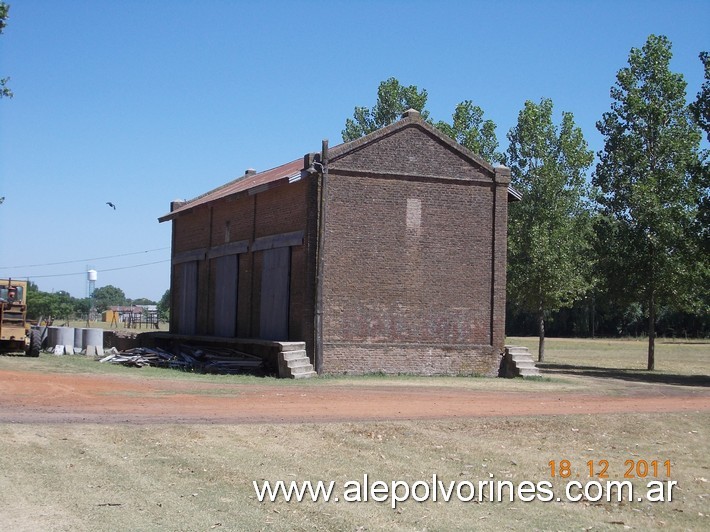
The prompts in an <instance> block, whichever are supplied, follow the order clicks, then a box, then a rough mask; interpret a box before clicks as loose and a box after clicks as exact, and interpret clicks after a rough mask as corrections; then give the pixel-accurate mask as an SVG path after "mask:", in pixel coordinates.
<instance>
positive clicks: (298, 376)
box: [291, 371, 318, 379]
mask: <svg viewBox="0 0 710 532" xmlns="http://www.w3.org/2000/svg"><path fill="white" fill-rule="evenodd" d="M317 376H318V374H317V373H316V372H315V371H309V372H307V373H296V374H294V375H291V378H292V379H310V378H311V377H317Z"/></svg>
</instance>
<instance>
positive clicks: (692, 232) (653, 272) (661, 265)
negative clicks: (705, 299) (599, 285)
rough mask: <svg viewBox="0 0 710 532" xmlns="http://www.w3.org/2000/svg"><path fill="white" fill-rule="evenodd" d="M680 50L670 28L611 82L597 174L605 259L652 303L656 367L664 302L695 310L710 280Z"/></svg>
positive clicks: (617, 285)
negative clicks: (673, 66) (675, 52)
mask: <svg viewBox="0 0 710 532" xmlns="http://www.w3.org/2000/svg"><path fill="white" fill-rule="evenodd" d="M671 57H672V52H671V43H670V41H669V40H668V39H667V38H666V37H664V36H656V35H651V36H649V37H648V39H647V41H646V43H645V44H644V46H643V48H641V49H638V48H632V49H631V52H630V54H629V65H628V66H627V67H624V68H622V69H621V70H619V72H618V73H617V76H616V83H615V85H614V86H613V87H612V88H611V97H612V100H613V102H612V104H611V111H609V112H607V113H604V115H603V117H602V119H601V120H600V121H599V122H597V129H598V130H599V131H600V132H601V134H602V135H603V136H604V150H603V151H601V152H600V153H599V158H600V162H599V163H598V165H597V168H596V173H595V175H594V181H593V182H594V184H595V185H597V186H598V187H599V188H600V190H601V193H602V194H601V196H600V199H599V202H600V206H601V209H602V210H601V214H602V217H601V218H600V223H598V224H597V232H598V236H599V239H600V243H601V245H602V246H603V248H604V250H605V253H604V254H603V256H602V257H601V266H602V267H603V270H604V271H606V272H607V275H606V279H607V286H608V288H609V290H610V291H611V293H613V294H614V295H615V296H616V297H617V298H618V299H619V300H621V301H626V302H634V301H635V302H640V303H642V305H643V309H644V313H645V315H646V318H647V323H648V369H649V370H653V369H654V367H655V336H656V321H657V309H658V308H659V306H660V305H667V306H669V307H671V308H690V307H692V306H693V304H696V303H697V298H696V297H695V296H697V292H698V290H702V288H701V287H705V288H707V286H708V284H707V281H708V271H707V269H708V260H707V255H705V257H703V256H701V253H702V251H701V249H700V247H699V245H698V242H699V238H698V223H697V216H698V211H699V209H698V205H699V203H700V199H701V194H702V193H701V186H700V183H699V179H698V177H699V173H698V172H697V168H698V166H699V160H698V159H699V147H700V132H699V130H698V129H697V127H696V126H695V124H694V123H693V122H692V119H691V114H690V111H689V109H688V107H687V106H686V83H685V81H684V79H683V76H682V75H681V74H676V73H673V72H671V71H670V69H669V65H670V60H671Z"/></svg>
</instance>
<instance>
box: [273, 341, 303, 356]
mask: <svg viewBox="0 0 710 532" xmlns="http://www.w3.org/2000/svg"><path fill="white" fill-rule="evenodd" d="M279 344H281V352H282V353H284V354H286V353H288V352H291V351H304V352H305V351H306V342H279Z"/></svg>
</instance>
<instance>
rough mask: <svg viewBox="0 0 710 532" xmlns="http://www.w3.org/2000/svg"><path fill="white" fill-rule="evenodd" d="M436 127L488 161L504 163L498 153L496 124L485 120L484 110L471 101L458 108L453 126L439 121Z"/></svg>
mask: <svg viewBox="0 0 710 532" xmlns="http://www.w3.org/2000/svg"><path fill="white" fill-rule="evenodd" d="M434 126H436V128H437V129H438V130H439V131H441V132H442V133H444V134H445V135H448V136H449V137H451V138H452V139H454V140H455V141H456V142H458V143H459V144H461V145H462V146H464V147H466V148H468V149H469V150H471V151H472V152H473V153H475V154H476V155H480V156H481V157H483V158H484V159H485V160H486V161H488V162H491V163H500V162H502V161H503V154H502V153H500V152H499V151H498V139H497V138H496V125H495V122H493V120H484V119H483V109H481V108H480V107H479V106H477V105H473V102H472V101H471V100H464V101H463V102H461V103H460V104H458V105H457V106H456V109H455V110H454V114H453V116H452V123H451V124H449V123H447V122H443V121H439V122H437V123H436V124H434Z"/></svg>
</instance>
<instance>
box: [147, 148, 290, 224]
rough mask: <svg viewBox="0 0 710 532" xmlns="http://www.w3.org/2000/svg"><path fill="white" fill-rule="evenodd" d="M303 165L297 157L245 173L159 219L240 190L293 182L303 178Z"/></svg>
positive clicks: (264, 188) (257, 189) (160, 219)
mask: <svg viewBox="0 0 710 532" xmlns="http://www.w3.org/2000/svg"><path fill="white" fill-rule="evenodd" d="M302 167H303V159H302V158H301V159H296V160H295V161H291V162H290V163H286V164H282V165H281V166H277V167H276V168H272V169H271V170H265V171H264V172H260V173H258V174H253V175H245V176H242V177H239V178H237V179H235V180H234V181H230V182H229V183H227V184H225V185H222V186H220V187H217V188H215V189H214V190H211V191H209V192H206V193H204V194H202V195H200V196H197V197H196V198H193V199H191V200H189V201H187V202H185V203H184V204H182V205H180V207H178V208H177V209H175V210H174V211H172V212H170V213H168V214H166V215H164V216H162V217H160V218H158V220H159V221H161V222H165V221H168V220H172V219H173V218H175V217H176V216H177V215H178V214H180V213H181V212H186V211H189V210H190V209H194V208H195V207H198V206H200V205H204V204H206V203H210V202H212V201H215V200H218V199H221V198H226V197H227V196H232V195H234V194H238V193H240V192H246V191H250V192H251V193H256V192H259V191H262V190H266V188H268V185H269V184H271V183H274V182H276V181H279V180H281V179H284V180H286V181H287V182H288V183H293V182H295V181H298V180H299V179H300V178H301V168H302Z"/></svg>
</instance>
